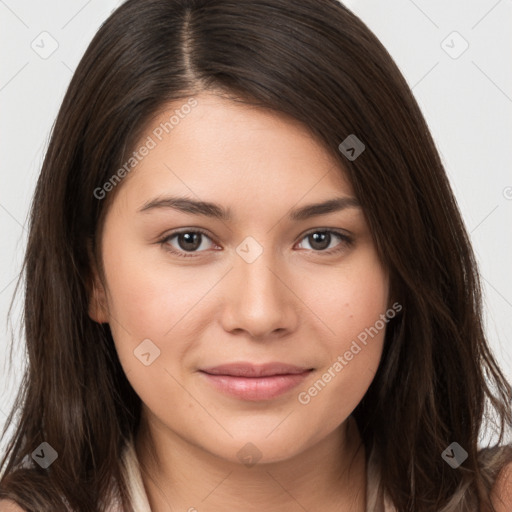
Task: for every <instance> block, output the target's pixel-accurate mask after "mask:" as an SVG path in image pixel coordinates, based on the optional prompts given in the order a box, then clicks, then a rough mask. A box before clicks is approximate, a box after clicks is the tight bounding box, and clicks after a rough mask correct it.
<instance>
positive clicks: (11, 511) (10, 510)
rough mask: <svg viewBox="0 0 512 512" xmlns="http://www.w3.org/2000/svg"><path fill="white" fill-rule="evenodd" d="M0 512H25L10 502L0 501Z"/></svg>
mask: <svg viewBox="0 0 512 512" xmlns="http://www.w3.org/2000/svg"><path fill="white" fill-rule="evenodd" d="M0 512H26V511H25V510H24V509H23V508H21V507H20V506H19V505H18V504H16V502H14V501H12V500H0Z"/></svg>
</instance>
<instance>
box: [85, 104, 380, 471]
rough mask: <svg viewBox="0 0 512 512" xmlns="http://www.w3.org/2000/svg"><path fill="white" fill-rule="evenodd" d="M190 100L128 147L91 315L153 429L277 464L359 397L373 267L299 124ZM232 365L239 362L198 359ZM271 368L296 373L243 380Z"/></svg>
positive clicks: (361, 227)
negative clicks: (106, 328) (132, 149)
mask: <svg viewBox="0 0 512 512" xmlns="http://www.w3.org/2000/svg"><path fill="white" fill-rule="evenodd" d="M195 99H196V101H197V103H194V102H189V103H187V101H186V99H185V100H183V101H181V102H176V103H174V104H172V105H170V106H169V108H168V109H166V111H165V112H162V113H161V114H160V115H159V116H157V117H156V118H155V119H154V122H153V123H152V124H151V126H150V127H149V128H148V131H147V133H145V134H144V135H143V137H142V138H141V140H140V141H139V144H137V146H136V151H137V153H138V156H137V157H136V158H137V164H136V165H135V167H134V168H133V170H132V171H131V172H130V173H129V174H128V175H127V176H126V177H125V178H124V179H123V181H122V183H120V184H118V185H117V187H119V190H118V191H116V194H117V195H116V197H115V199H114V201H113V204H112V206H111V208H110V210H109V212H108V214H107V216H106V219H105V225H104V230H103V234H102V241H101V242H102V243H101V250H102V259H103V264H104V272H105V273H104V275H105V284H106V287H105V289H104V291H103V288H102V287H101V286H100V285H98V284H97V287H96V293H95V295H94V298H93V300H92V301H91V309H90V314H91V317H93V318H94V319H95V320H96V321H98V322H108V323H109V324H110V327H111V331H112V335H113V338H114V341H115V346H116V349H117V352H118V354H119V359H120V361H121V364H122V366H123V368H124V371H125V372H126V375H127V378H128V380H129V381H130V383H131V385H132V386H133V388H134V390H135V391H136V393H137V394H138V395H139V396H140V398H141V400H142V401H143V404H144V407H143V414H144V415H145V416H146V418H147V419H148V421H149V424H150V425H153V427H154V428H155V431H156V430H158V431H159V432H160V433H161V435H164V436H168V437H169V438H173V437H175V438H176V437H177V438H180V440H181V441H185V442H187V443H190V444H191V445H194V446H195V447H199V448H200V449H202V450H205V451H207V452H209V453H210V454H213V455H217V456H219V457H222V458H224V459H227V460H231V461H233V462H237V461H239V462H240V461H242V462H243V461H244V460H245V461H247V460H250V459H254V460H255V459H259V460H260V462H270V461H278V460H284V459H286V458H289V457H292V456H293V455H297V454H299V453H300V452H301V451H303V450H306V449H307V448H308V447H311V446H313V445H314V444H315V443H317V442H319V441H321V440H322V439H325V438H326V437H327V436H328V435H329V434H333V433H334V431H335V429H337V427H339V426H340V425H341V424H342V423H343V422H344V421H345V420H346V419H347V417H348V416H349V415H350V414H351V413H352V411H353V410H354V408H355V407H356V406H357V404H358V403H359V402H360V400H361V398H362V397H363V395H364V394H365V392H366V390H367V388H368V386H369V385H370V383H371V381H372V379H373V377H374V375H375V373H376V371H377V367H378V365H379V360H380V357H381V353H382V348H383V340H384V332H385V325H386V322H385V321H383V319H385V317H384V315H385V313H386V310H388V308H389V303H388V275H387V272H386V271H385V269H384V268H383V267H382V265H381V263H380V261H379V259H378V257H377V253H376V249H375V247H374V244H373V242H372V238H371V234H370V231H369V228H368V226H367V223H366V221H365V217H364V215H363V211H362V210H361V208H360V207H359V206H358V204H357V201H356V200H355V198H354V193H353V190H352V188H351V185H350V184H349V183H348V181H346V180H345V179H344V178H343V172H342V171H341V170H340V168H339V164H338V163H337V162H336V161H335V160H334V159H333V158H332V157H331V156H330V155H329V154H328V153H327V152H326V150H325V149H323V148H322V146H321V145H320V144H319V143H317V142H316V141H315V140H314V139H313V138H312V136H311V135H310V134H309V133H308V131H307V130H306V128H305V127H304V126H302V125H301V124H299V123H298V122H296V121H293V120H290V119H288V118H286V117H283V116H282V115H280V114H276V113H271V112H269V111H264V110H261V109H257V108H255V107H251V106H248V105H243V104H239V103H235V102H232V101H229V100H227V99H222V98H220V97H218V96H214V95H211V94H201V95H198V96H196V98H195ZM187 104H188V105H195V106H192V107H190V108H187V107H185V106H184V105H187ZM175 110H177V111H178V112H176V113H175ZM173 114H174V115H175V117H174V118H173V119H172V120H171V121H170V118H171V116H172V115H173ZM177 119H178V121H176V120H177ZM165 123H167V124H165ZM170 127H172V128H170ZM166 131H168V133H166ZM340 136H342V138H344V137H343V134H340ZM340 142H341V140H340ZM144 145H145V146H146V148H147V151H146V150H141V149H140V148H141V147H142V146H144ZM121 175H122V173H121ZM107 188H108V186H107ZM111 193H112V192H111ZM330 201H338V203H334V202H333V203H331V204H330V207H329V206H324V207H320V206H316V207H313V205H320V204H322V203H326V202H330ZM206 203H207V204H206ZM178 232H181V233H183V234H182V235H178V234H177V233H178ZM97 283H98V281H97ZM102 301H103V303H104V306H101V305H100V304H101V302H102ZM232 363H233V364H238V363H240V365H244V364H245V365H249V370H248V371H249V372H251V365H252V371H253V373H252V374H251V373H244V369H243V368H240V367H239V368H238V370H239V373H242V374H243V375H245V377H244V376H240V375H238V377H237V376H234V375H233V374H236V373H237V372H236V368H235V369H233V368H231V369H220V370H219V372H218V373H219V374H220V375H224V376H219V375H217V376H216V377H213V376H212V375H208V374H207V373H206V372H204V370H207V369H208V370H209V371H211V372H213V370H211V369H212V368H213V367H218V366H220V365H227V364H232ZM270 363H279V364H280V365H293V367H296V368H295V369H290V368H287V367H284V366H281V367H279V365H278V366H269V367H266V368H265V369H266V370H267V373H268V374H270V375H267V376H266V377H265V378H263V377H261V376H260V377H258V376H257V375H260V374H259V373H258V370H261V365H267V364H270ZM290 372H295V375H294V376H291V375H290ZM297 372H298V373H297ZM278 373H281V374H282V373H288V376H283V375H281V377H277V376H276V375H277V374H278ZM250 375H252V376H250ZM248 443H251V444H248Z"/></svg>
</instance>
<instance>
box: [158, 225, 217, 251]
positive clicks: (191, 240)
mask: <svg viewBox="0 0 512 512" xmlns="http://www.w3.org/2000/svg"><path fill="white" fill-rule="evenodd" d="M206 240H209V241H210V244H208V243H207V242H206ZM160 243H161V244H162V245H163V246H164V247H165V249H166V250H168V251H169V252H172V253H173V254H176V255H178V256H183V257H185V258H187V257H191V256H194V253H196V252H203V251H204V250H206V249H208V248H211V247H208V245H210V246H212V245H215V244H214V243H213V242H212V240H211V238H210V237H209V236H208V235H207V234H206V232H205V231H202V230H200V229H194V230H191V229H189V230H186V231H179V232H177V233H172V234H171V235H167V236H166V237H165V238H163V239H162V240H160ZM187 253H190V254H187Z"/></svg>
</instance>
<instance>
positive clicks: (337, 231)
mask: <svg viewBox="0 0 512 512" xmlns="http://www.w3.org/2000/svg"><path fill="white" fill-rule="evenodd" d="M183 233H200V234H202V235H204V236H206V237H208V238H209V239H210V240H211V241H212V242H213V243H214V244H216V245H220V244H219V243H218V242H217V241H216V240H215V238H214V237H212V236H211V235H210V234H209V233H208V232H207V231H206V230H203V229H201V228H185V229H181V230H179V231H175V232H173V233H170V234H168V235H166V236H164V237H163V238H161V242H162V243H164V242H166V241H168V240H170V239H172V238H174V237H176V236H178V235H180V234H183ZM313 233H333V234H335V235H338V236H339V237H341V238H342V239H351V238H352V237H351V235H349V234H347V233H344V232H343V231H342V230H340V229H335V228H312V229H310V230H308V231H306V232H305V233H303V234H302V235H301V237H300V239H299V242H300V241H302V240H303V239H304V238H306V237H307V236H309V235H311V234H313ZM183 252H186V251H183ZM194 252H204V251H191V252H190V254H193V253H194Z"/></svg>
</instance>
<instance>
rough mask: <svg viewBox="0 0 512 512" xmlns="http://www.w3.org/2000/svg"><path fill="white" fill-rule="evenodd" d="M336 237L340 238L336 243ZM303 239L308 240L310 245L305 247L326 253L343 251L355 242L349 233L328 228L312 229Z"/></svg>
mask: <svg viewBox="0 0 512 512" xmlns="http://www.w3.org/2000/svg"><path fill="white" fill-rule="evenodd" d="M336 239H337V240H338V243H337V244H336V243H335V242H336ZM302 240H306V241H307V242H308V244H309V246H310V247H309V248H308V247H305V249H311V250H313V251H315V252H324V253H326V254H332V253H336V252H339V251H342V250H343V249H346V248H347V247H348V246H350V245H351V244H352V243H353V240H352V238H351V237H349V236H348V235H345V234H343V233H340V232H338V231H333V230H327V229H325V230H323V229H322V230H320V229H317V230H315V231H310V232H309V233H307V234H306V235H305V236H304V238H303V239H302ZM333 242H334V245H333ZM301 243H302V242H301ZM303 248H304V247H303Z"/></svg>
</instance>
